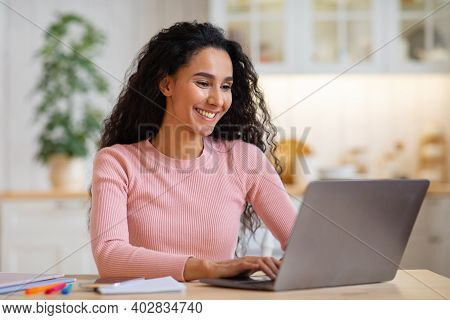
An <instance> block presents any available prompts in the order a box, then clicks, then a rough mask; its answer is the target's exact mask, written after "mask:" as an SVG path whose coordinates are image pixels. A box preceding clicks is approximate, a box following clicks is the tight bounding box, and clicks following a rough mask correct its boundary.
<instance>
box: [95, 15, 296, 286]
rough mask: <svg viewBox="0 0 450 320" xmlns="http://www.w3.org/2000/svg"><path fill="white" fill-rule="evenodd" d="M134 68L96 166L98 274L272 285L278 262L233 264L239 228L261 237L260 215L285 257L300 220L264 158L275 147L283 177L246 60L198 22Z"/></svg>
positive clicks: (158, 39) (149, 48)
mask: <svg viewBox="0 0 450 320" xmlns="http://www.w3.org/2000/svg"><path fill="white" fill-rule="evenodd" d="M136 62H137V63H136V64H137V66H136V68H135V70H134V71H133V73H132V74H131V76H130V77H129V80H128V83H127V84H126V85H125V86H124V88H123V90H122V92H121V94H120V96H119V99H118V102H117V104H116V105H115V107H114V109H113V111H112V114H111V115H110V116H109V118H108V119H107V120H106V121H105V125H104V129H103V132H102V137H101V141H100V148H99V151H98V153H97V155H96V158H95V161H94V169H93V180H92V189H91V191H92V207H91V217H90V231H91V238H92V251H93V255H94V258H95V261H96V264H97V267H98V269H99V273H100V275H101V276H102V277H106V276H108V277H111V276H128V277H146V278H156V277H163V276H172V277H174V278H175V279H177V280H179V281H191V280H195V279H200V278H221V277H231V276H236V275H243V274H246V275H249V274H251V273H253V272H255V271H263V272H264V273H266V274H267V275H268V276H270V277H271V278H272V279H275V277H276V275H277V272H278V269H279V267H280V265H281V262H280V261H279V260H277V259H275V258H272V257H257V256H252V257H248V256H247V257H241V258H237V259H233V254H234V252H235V250H236V241H237V239H238V234H239V228H240V225H241V224H240V222H241V220H242V223H243V225H244V226H245V227H246V228H247V229H250V230H251V231H252V232H253V233H254V232H255V230H256V228H257V227H258V226H259V225H260V221H259V218H258V216H257V215H256V213H255V211H256V212H257V213H258V215H259V216H260V217H261V218H262V220H263V222H264V223H265V224H266V226H267V227H268V228H269V229H270V230H271V231H272V233H273V234H274V235H275V236H276V237H277V239H279V241H280V242H281V245H282V248H283V249H285V247H286V245H287V240H288V238H289V235H290V233H291V230H292V228H293V224H294V221H295V217H296V209H295V207H294V205H293V203H292V202H291V200H290V199H289V196H288V194H287V193H286V191H285V189H284V187H283V184H282V182H281V180H280V177H279V172H277V171H276V170H275V169H274V167H273V166H272V164H271V162H270V161H269V160H268V158H267V157H266V155H265V154H264V151H265V150H266V142H267V143H269V144H270V145H271V146H272V148H271V155H272V156H273V157H274V158H275V163H276V166H277V167H278V169H280V168H279V167H280V165H279V161H278V159H277V158H276V157H275V156H274V155H273V153H274V151H275V144H274V143H273V136H274V135H275V134H276V129H275V127H274V126H273V125H272V124H271V123H270V116H269V113H268V111H267V109H266V106H265V102H264V98H263V95H262V93H261V91H260V90H259V89H258V85H257V79H258V77H257V74H256V73H255V71H254V68H253V66H252V64H251V62H250V60H249V58H248V57H247V56H246V55H245V54H244V53H243V52H242V48H241V46H240V45H239V44H238V43H236V42H234V41H230V40H227V39H225V37H224V35H223V30H222V29H219V28H217V27H214V26H213V25H211V24H209V23H201V24H200V23H197V22H196V21H194V22H193V23H188V22H182V23H176V24H175V25H173V26H172V27H170V28H169V29H163V30H162V31H161V32H160V33H158V34H157V35H156V36H154V37H153V38H152V39H151V40H150V42H149V43H148V44H147V45H146V46H145V47H144V48H143V50H142V51H141V53H140V54H139V55H138V57H137V58H136ZM260 119H262V120H260ZM266 134H267V135H268V137H267V138H270V134H272V140H270V139H267V141H265V140H264V139H266V137H265V135H266ZM280 171H281V170H280ZM253 209H254V210H253Z"/></svg>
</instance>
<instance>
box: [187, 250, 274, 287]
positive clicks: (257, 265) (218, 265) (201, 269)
mask: <svg viewBox="0 0 450 320" xmlns="http://www.w3.org/2000/svg"><path fill="white" fill-rule="evenodd" d="M281 263H282V262H281V261H280V260H278V259H275V258H273V257H258V256H246V257H242V258H238V259H232V260H224V261H211V260H199V259H195V258H189V259H188V261H187V262H186V266H185V274H184V278H185V280H186V281H191V280H196V279H201V278H210V279H211V278H212V279H217V278H228V277H234V276H240V275H242V276H250V275H251V274H253V273H255V272H256V271H263V272H264V273H265V274H266V275H267V276H269V277H270V278H271V279H273V280H275V278H276V277H277V274H278V270H279V269H280V267H281Z"/></svg>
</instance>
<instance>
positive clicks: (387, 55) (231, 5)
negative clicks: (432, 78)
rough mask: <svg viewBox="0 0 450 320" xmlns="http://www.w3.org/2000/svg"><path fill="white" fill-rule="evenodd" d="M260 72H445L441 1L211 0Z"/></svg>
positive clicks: (448, 19)
mask: <svg viewBox="0 0 450 320" xmlns="http://www.w3.org/2000/svg"><path fill="white" fill-rule="evenodd" d="M210 1H211V3H210V17H211V21H212V22H213V23H215V24H217V25H219V26H221V27H222V28H224V30H225V31H226V32H227V35H228V37H229V38H231V39H233V40H236V41H239V43H241V45H242V46H243V49H244V51H245V52H246V53H247V54H248V55H249V56H250V57H251V59H252V61H253V62H254V64H255V66H256V68H257V69H258V71H259V72H261V73H289V72H295V73H297V72H302V73H304V72H342V71H344V70H347V69H349V68H350V69H351V71H352V72H392V73H394V72H447V71H449V70H450V61H449V60H450V59H449V57H450V50H449V43H450V25H449V24H450V5H449V1H448V0H447V1H444V0H210Z"/></svg>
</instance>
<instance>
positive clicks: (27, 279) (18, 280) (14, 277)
mask: <svg viewBox="0 0 450 320" xmlns="http://www.w3.org/2000/svg"><path fill="white" fill-rule="evenodd" d="M63 276H64V275H62V274H42V275H38V274H33V273H9V272H0V294H5V293H10V292H16V291H21V290H25V289H28V288H33V287H36V286H44V285H48V284H52V283H57V282H65V283H70V282H74V281H75V280H76V279H75V278H63Z"/></svg>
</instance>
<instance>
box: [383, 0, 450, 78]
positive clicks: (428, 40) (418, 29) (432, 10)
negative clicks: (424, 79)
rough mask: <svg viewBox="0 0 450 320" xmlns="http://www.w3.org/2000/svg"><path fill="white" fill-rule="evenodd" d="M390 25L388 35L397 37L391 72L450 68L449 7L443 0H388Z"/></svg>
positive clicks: (391, 58) (393, 50)
mask: <svg viewBox="0 0 450 320" xmlns="http://www.w3.org/2000/svg"><path fill="white" fill-rule="evenodd" d="M386 5H389V6H391V7H390V10H389V12H391V13H392V18H391V19H390V21H389V23H390V24H391V25H390V27H389V30H388V33H387V37H390V38H394V37H396V40H395V41H393V42H392V44H391V46H390V48H388V50H390V51H391V56H390V59H389V70H390V71H391V72H403V71H411V72H421V71H425V72H430V71H437V72H445V71H448V70H450V8H449V6H448V1H444V0H397V1H389V2H388V3H386Z"/></svg>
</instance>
